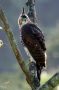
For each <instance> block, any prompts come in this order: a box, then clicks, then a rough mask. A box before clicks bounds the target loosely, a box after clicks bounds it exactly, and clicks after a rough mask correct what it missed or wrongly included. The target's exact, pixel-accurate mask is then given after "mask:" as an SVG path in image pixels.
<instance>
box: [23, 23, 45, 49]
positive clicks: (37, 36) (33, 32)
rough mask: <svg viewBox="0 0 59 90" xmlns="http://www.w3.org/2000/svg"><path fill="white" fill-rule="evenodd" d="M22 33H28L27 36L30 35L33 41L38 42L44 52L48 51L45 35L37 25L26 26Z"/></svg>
mask: <svg viewBox="0 0 59 90" xmlns="http://www.w3.org/2000/svg"><path fill="white" fill-rule="evenodd" d="M22 31H24V32H23V33H27V35H29V36H30V37H31V38H32V39H33V40H36V41H37V42H38V43H39V44H40V46H41V48H42V50H43V51H45V50H46V46H45V39H44V35H43V33H42V32H41V30H40V29H39V28H38V27H37V26H36V25H35V24H31V23H30V24H26V25H24V26H23V27H22ZM23 33H22V34H23ZM23 35H25V34H23ZM29 36H28V37H29ZM27 40H28V39H27Z"/></svg>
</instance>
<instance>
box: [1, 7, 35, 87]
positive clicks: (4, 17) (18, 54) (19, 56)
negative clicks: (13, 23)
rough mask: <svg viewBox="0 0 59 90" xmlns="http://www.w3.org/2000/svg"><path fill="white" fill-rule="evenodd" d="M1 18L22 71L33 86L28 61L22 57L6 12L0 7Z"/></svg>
mask: <svg viewBox="0 0 59 90" xmlns="http://www.w3.org/2000/svg"><path fill="white" fill-rule="evenodd" d="M0 20H1V21H2V23H3V26H4V31H5V33H6V35H7V37H8V39H9V42H10V45H11V47H12V50H13V52H14V54H15V56H16V59H17V61H18V63H19V65H20V67H21V69H22V71H23V72H24V74H25V76H26V79H27V82H28V83H29V85H30V86H31V87H32V88H33V86H32V83H31V79H32V77H31V75H30V73H29V70H28V68H27V66H26V63H25V62H24V60H23V59H22V57H21V53H20V52H19V49H18V47H17V44H16V42H15V39H14V36H13V33H12V31H11V29H10V27H9V24H8V21H7V19H6V16H5V14H4V12H3V11H2V9H0Z"/></svg>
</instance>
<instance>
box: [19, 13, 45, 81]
mask: <svg viewBox="0 0 59 90" xmlns="http://www.w3.org/2000/svg"><path fill="white" fill-rule="evenodd" d="M18 25H19V29H20V32H21V38H22V42H23V43H24V45H25V47H26V48H27V49H28V51H29V53H30V54H31V56H32V57H33V59H34V61H35V62H36V67H37V76H38V79H39V80H40V75H39V74H40V73H39V70H40V68H41V69H42V68H43V67H45V62H46V61H45V60H46V46H45V39H44V35H43V33H42V31H41V30H40V29H39V27H38V26H37V25H35V24H34V23H32V22H31V20H30V19H29V17H28V16H27V14H25V13H24V12H23V13H22V14H21V15H20V16H19V18H18ZM31 62H33V61H32V60H31Z"/></svg>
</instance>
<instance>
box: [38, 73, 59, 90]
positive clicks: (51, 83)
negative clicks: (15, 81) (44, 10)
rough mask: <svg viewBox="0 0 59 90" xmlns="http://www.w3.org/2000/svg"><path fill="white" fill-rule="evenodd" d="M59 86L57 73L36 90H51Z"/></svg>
mask: <svg viewBox="0 0 59 90" xmlns="http://www.w3.org/2000/svg"><path fill="white" fill-rule="evenodd" d="M58 84H59V73H56V74H55V75H54V76H53V77H52V78H51V79H50V80H48V81H47V82H46V83H45V84H44V85H43V86H41V87H39V88H38V89H37V90H53V89H54V88H55V87H56V86H58Z"/></svg>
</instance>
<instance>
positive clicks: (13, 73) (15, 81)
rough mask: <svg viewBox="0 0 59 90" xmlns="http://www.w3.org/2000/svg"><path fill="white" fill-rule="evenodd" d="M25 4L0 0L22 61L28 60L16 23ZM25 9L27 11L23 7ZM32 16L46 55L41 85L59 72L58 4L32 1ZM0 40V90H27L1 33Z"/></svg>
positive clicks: (57, 0)
mask: <svg viewBox="0 0 59 90" xmlns="http://www.w3.org/2000/svg"><path fill="white" fill-rule="evenodd" d="M26 1H27V0H0V8H2V9H3V10H4V12H5V15H6V16H7V18H8V21H9V24H10V27H11V28H12V31H13V34H14V36H15V40H16V42H17V45H18V47H19V49H20V50H21V53H22V56H23V58H24V60H28V57H27V55H26V53H25V51H24V49H23V47H22V45H21V44H20V36H19V29H18V25H17V20H18V17H19V15H20V14H21V11H22V7H23V6H25V2H26ZM25 9H26V11H27V8H26V7H25ZM36 12H37V23H38V25H39V27H40V28H41V30H42V31H43V33H44V35H45V39H46V47H47V55H48V60H47V68H46V70H44V72H42V75H41V84H43V83H45V82H46V81H47V80H48V79H49V78H50V77H51V76H52V75H53V74H55V73H56V72H58V71H59V0H36ZM1 25H2V24H1V22H0V26H1ZM0 40H3V42H4V45H3V47H2V48H0V90H30V87H29V85H28V84H27V82H26V80H25V79H26V78H25V76H24V74H23V72H22V70H21V68H20V67H19V65H18V62H17V60H16V58H15V56H14V54H13V52H12V49H11V46H10V44H9V41H8V38H7V36H6V34H5V32H4V31H3V30H0Z"/></svg>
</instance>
